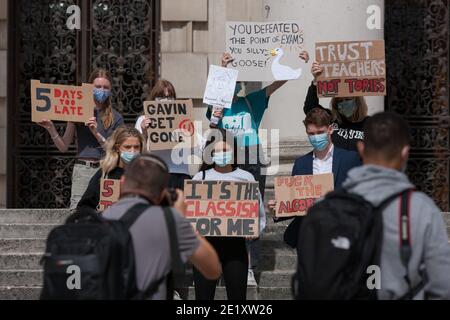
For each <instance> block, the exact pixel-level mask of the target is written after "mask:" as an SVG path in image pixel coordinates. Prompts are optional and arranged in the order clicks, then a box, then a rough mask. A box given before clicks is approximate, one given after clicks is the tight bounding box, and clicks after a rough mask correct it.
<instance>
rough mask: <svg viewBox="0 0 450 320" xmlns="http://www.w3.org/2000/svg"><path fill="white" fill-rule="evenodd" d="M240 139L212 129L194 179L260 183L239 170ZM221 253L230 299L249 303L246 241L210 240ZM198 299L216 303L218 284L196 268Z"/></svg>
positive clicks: (262, 213)
mask: <svg viewBox="0 0 450 320" xmlns="http://www.w3.org/2000/svg"><path fill="white" fill-rule="evenodd" d="M235 149H236V139H235V137H233V135H232V134H231V133H230V132H228V131H226V130H224V129H212V135H211V136H210V138H209V139H208V141H207V142H206V145H205V152H204V155H203V160H204V162H203V165H202V167H201V169H200V172H198V173H197V174H196V175H195V176H194V177H193V180H208V181H256V180H255V178H254V177H253V175H252V174H251V173H250V172H248V171H245V170H242V169H240V168H239V167H238V165H237V163H236V161H237V155H236V152H235ZM259 216H260V234H261V233H262V232H263V230H264V228H265V224H266V216H265V210H264V203H263V201H262V197H261V195H260V209H259ZM206 239H207V240H208V241H209V242H210V243H211V244H212V246H213V247H214V248H215V249H216V251H217V253H218V254H219V258H220V262H221V264H222V269H223V275H224V280H225V287H226V290H227V297H228V300H245V299H246V295H247V275H248V255H247V249H246V243H245V238H240V237H207V238H206ZM194 284H195V296H196V299H197V300H213V299H214V294H215V290H216V285H217V281H215V280H214V281H211V280H208V279H205V277H204V276H202V275H201V273H200V272H199V271H198V270H197V269H196V268H194Z"/></svg>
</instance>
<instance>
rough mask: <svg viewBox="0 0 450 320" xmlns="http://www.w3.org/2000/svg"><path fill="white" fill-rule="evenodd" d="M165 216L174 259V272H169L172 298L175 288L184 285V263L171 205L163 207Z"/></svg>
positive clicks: (172, 259) (169, 295) (170, 296)
mask: <svg viewBox="0 0 450 320" xmlns="http://www.w3.org/2000/svg"><path fill="white" fill-rule="evenodd" d="M163 211H164V218H165V219H166V225H167V231H168V232H169V241H170V258H171V259H170V260H171V261H172V272H171V274H169V279H170V282H171V283H170V284H169V288H170V289H171V290H168V291H167V294H168V298H170V299H172V297H173V292H171V291H173V289H174V288H181V287H182V286H183V285H184V264H183V261H182V260H181V255H180V250H179V244H178V235H177V230H176V225H175V218H174V217H173V213H172V210H171V209H170V208H169V207H163Z"/></svg>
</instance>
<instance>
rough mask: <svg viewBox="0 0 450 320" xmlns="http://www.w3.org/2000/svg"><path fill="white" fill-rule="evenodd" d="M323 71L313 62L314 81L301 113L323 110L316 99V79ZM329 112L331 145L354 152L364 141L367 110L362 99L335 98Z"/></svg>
mask: <svg viewBox="0 0 450 320" xmlns="http://www.w3.org/2000/svg"><path fill="white" fill-rule="evenodd" d="M323 71H324V69H323V66H321V65H320V64H319V63H317V62H314V63H313V65H312V68H311V73H312V75H313V76H314V80H313V82H312V84H311V86H310V87H309V89H308V94H307V96H306V100H305V105H304V106H303V111H304V112H305V114H308V113H309V112H310V111H311V110H312V109H314V108H321V109H325V108H324V107H322V106H321V105H320V104H319V98H318V97H317V79H318V78H319V76H320V75H321V74H322V73H323ZM330 106H331V110H329V109H325V110H327V112H328V113H330V114H331V116H332V119H333V124H332V126H333V129H334V132H333V135H332V141H333V144H334V145H335V146H336V147H338V148H341V149H346V150H352V151H357V150H356V143H357V142H358V141H360V140H363V139H364V130H363V127H364V123H365V122H366V120H367V119H368V115H367V113H368V108H367V104H366V100H365V99H364V97H347V98H345V97H344V98H341V97H335V98H333V99H331V103H330Z"/></svg>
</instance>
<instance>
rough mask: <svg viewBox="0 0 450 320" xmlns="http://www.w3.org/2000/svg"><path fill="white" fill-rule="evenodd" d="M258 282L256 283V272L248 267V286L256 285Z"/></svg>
mask: <svg viewBox="0 0 450 320" xmlns="http://www.w3.org/2000/svg"><path fill="white" fill-rule="evenodd" d="M257 285H258V283H256V279H255V274H254V273H253V270H252V269H248V274H247V286H250V287H256V286H257Z"/></svg>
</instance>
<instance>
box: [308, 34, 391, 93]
mask: <svg viewBox="0 0 450 320" xmlns="http://www.w3.org/2000/svg"><path fill="white" fill-rule="evenodd" d="M316 60H317V62H319V63H320V64H321V65H322V66H323V67H324V72H323V74H322V76H321V77H319V79H318V81H317V94H318V96H319V97H358V96H385V95H386V61H385V49H384V40H373V41H351V42H320V43H316Z"/></svg>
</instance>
